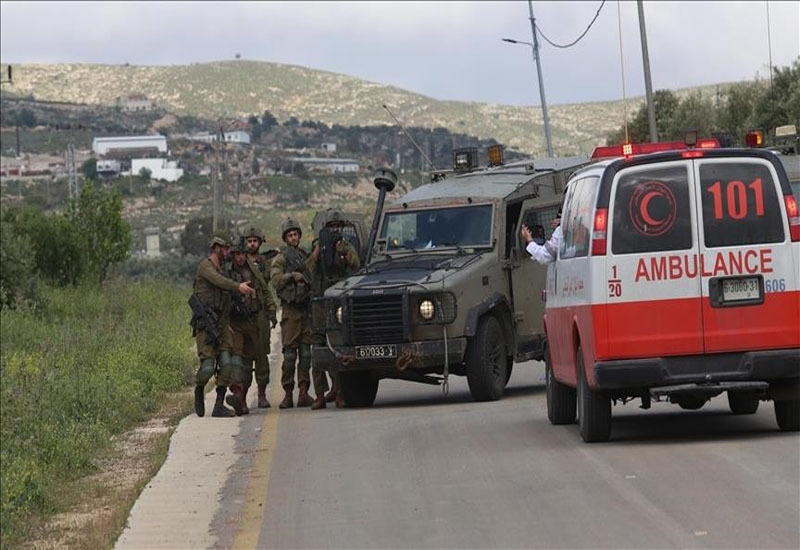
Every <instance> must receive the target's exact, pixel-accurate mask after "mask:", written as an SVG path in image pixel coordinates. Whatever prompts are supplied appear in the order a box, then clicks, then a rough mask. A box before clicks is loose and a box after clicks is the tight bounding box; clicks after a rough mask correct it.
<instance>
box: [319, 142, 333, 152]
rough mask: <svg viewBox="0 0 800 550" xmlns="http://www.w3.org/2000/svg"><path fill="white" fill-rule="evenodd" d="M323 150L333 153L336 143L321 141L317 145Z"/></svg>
mask: <svg viewBox="0 0 800 550" xmlns="http://www.w3.org/2000/svg"><path fill="white" fill-rule="evenodd" d="M319 148H320V149H322V150H323V151H327V152H328V153H335V152H336V144H335V143H323V144H322V145H320V147H319Z"/></svg>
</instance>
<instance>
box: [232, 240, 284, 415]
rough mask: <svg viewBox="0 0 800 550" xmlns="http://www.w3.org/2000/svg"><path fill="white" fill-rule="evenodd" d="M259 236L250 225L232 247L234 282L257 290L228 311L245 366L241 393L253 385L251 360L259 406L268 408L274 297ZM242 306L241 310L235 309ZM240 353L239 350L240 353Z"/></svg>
mask: <svg viewBox="0 0 800 550" xmlns="http://www.w3.org/2000/svg"><path fill="white" fill-rule="evenodd" d="M262 240H263V239H262V238H261V235H260V234H259V232H258V230H257V229H256V228H255V227H251V228H250V230H249V231H248V232H247V234H246V235H245V236H244V237H243V238H242V241H240V243H239V244H238V246H237V247H236V248H235V249H233V264H232V275H233V279H234V280H237V281H244V282H248V283H249V284H250V285H251V286H253V288H255V290H256V295H255V297H254V298H244V299H243V300H241V301H237V304H234V308H233V311H232V312H231V327H232V328H233V331H234V352H235V353H237V354H240V355H242V357H243V364H244V369H245V373H244V375H245V382H244V394H245V397H246V396H247V392H248V390H249V389H250V385H251V384H252V380H253V376H252V370H253V362H255V367H256V368H255V374H256V384H257V387H258V407H259V408H262V409H263V408H267V407H269V401H268V400H267V395H266V389H267V384H269V374H270V373H269V352H270V342H269V341H270V323H271V324H272V327H275V326H276V325H277V323H278V319H277V317H276V315H275V311H276V309H277V308H276V306H275V300H274V298H273V297H272V291H271V290H270V288H269V282H268V274H267V273H266V267H265V264H266V262H265V261H264V260H263V259H262V257H261V255H259V253H258V249H259V247H260V246H261V242H262ZM236 305H241V306H242V308H239V309H244V311H237V308H236V307H235V306H236ZM239 352H241V353H239Z"/></svg>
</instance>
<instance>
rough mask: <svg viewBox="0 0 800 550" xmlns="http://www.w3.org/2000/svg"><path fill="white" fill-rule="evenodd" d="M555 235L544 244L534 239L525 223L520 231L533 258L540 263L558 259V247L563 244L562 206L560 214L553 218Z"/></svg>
mask: <svg viewBox="0 0 800 550" xmlns="http://www.w3.org/2000/svg"><path fill="white" fill-rule="evenodd" d="M553 227H554V228H555V229H554V230H553V235H552V236H551V237H550V240H549V241H547V242H545V243H544V244H538V243H537V242H536V241H534V240H533V234H532V233H531V230H530V228H529V227H528V226H527V225H525V224H523V225H522V229H520V233H521V234H522V238H523V239H525V243H526V246H525V250H526V251H527V252H528V254H530V255H531V260H533V261H536V262H539V263H540V264H549V263H552V262H554V261H556V256H557V255H558V247H560V246H561V208H559V209H558V214H556V217H555V218H554V219H553Z"/></svg>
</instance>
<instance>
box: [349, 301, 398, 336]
mask: <svg viewBox="0 0 800 550" xmlns="http://www.w3.org/2000/svg"><path fill="white" fill-rule="evenodd" d="M349 310H350V311H349V313H350V315H349V318H350V319H349V320H350V335H351V339H352V344H353V345H362V344H394V343H399V342H403V341H405V315H404V313H403V295H402V294H394V295H385V296H366V297H358V298H352V299H351V301H350V308H349Z"/></svg>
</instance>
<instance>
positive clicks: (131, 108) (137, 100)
mask: <svg viewBox="0 0 800 550" xmlns="http://www.w3.org/2000/svg"><path fill="white" fill-rule="evenodd" d="M116 103H117V107H119V108H120V109H122V110H123V111H125V112H126V113H138V112H147V111H152V110H153V102H152V101H150V100H149V99H147V96H146V95H144V94H129V95H123V96H119V97H118V98H117V100H116Z"/></svg>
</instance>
